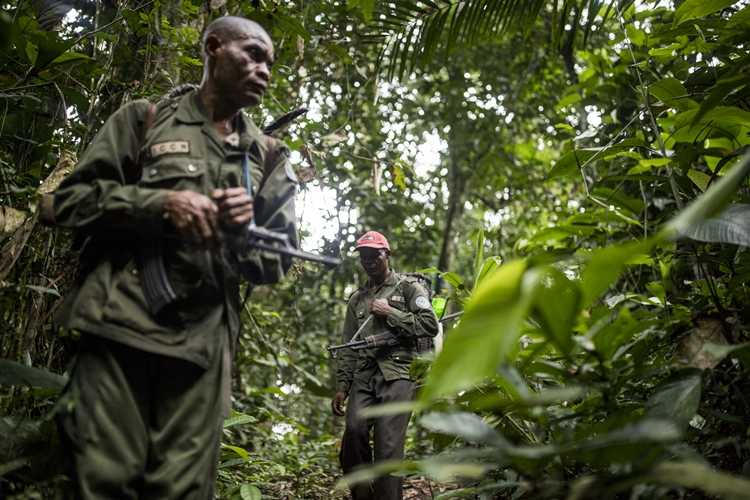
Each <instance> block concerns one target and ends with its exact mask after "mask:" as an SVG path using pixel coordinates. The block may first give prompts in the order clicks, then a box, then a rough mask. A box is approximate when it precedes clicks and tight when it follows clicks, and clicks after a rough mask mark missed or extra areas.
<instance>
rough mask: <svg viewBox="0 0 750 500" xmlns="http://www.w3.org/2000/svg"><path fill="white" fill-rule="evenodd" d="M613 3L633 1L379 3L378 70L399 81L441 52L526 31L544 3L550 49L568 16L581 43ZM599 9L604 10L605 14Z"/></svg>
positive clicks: (415, 0) (412, 0)
mask: <svg viewBox="0 0 750 500" xmlns="http://www.w3.org/2000/svg"><path fill="white" fill-rule="evenodd" d="M616 2H619V7H620V9H622V8H623V7H627V6H628V5H630V4H632V3H633V0H400V1H392V2H380V3H379V7H378V10H377V12H376V16H375V20H374V23H373V28H374V31H375V33H374V34H375V38H376V39H379V40H380V43H381V44H382V50H381V54H380V59H379V66H380V69H381V70H383V71H384V72H385V73H386V75H387V77H388V78H389V79H391V78H394V77H397V78H399V79H403V77H404V75H406V74H409V73H411V72H412V71H413V70H414V69H415V68H416V67H419V66H421V65H424V64H425V63H427V62H429V61H431V60H432V59H433V58H434V56H435V54H436V53H437V52H438V51H439V50H443V51H444V53H445V54H450V53H451V52H452V51H453V50H454V49H455V48H456V47H460V46H466V45H475V44H477V43H479V42H480V41H481V40H484V39H490V38H493V37H499V36H501V35H503V34H506V33H511V32H525V33H527V32H529V30H530V29H531V28H532V27H533V26H534V23H536V21H537V20H538V19H539V17H540V15H541V14H542V12H543V9H545V7H546V6H547V5H549V9H548V10H549V11H550V12H551V13H552V16H553V17H552V33H551V37H550V40H551V43H552V45H553V46H559V44H560V41H561V40H562V39H563V38H564V36H565V31H566V28H565V26H566V24H569V23H568V21H569V20H570V18H571V16H573V17H574V19H575V24H576V26H574V27H573V29H574V30H575V31H574V35H576V34H582V35H583V39H584V43H585V42H586V39H587V37H588V34H589V33H590V32H591V29H592V27H593V26H594V24H595V22H597V19H599V20H600V21H601V20H603V19H606V18H607V17H608V16H609V15H610V13H611V12H613V11H616V10H617V9H614V8H613V5H615V3H616ZM605 6H606V10H605ZM602 10H605V12H604V13H603V14H602ZM582 14H585V17H584V16H583V15H582ZM579 23H581V25H580V26H579Z"/></svg>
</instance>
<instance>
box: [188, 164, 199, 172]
mask: <svg viewBox="0 0 750 500" xmlns="http://www.w3.org/2000/svg"><path fill="white" fill-rule="evenodd" d="M196 170H198V168H196V166H195V165H193V164H192V163H191V164H190V165H188V172H195V171H196Z"/></svg>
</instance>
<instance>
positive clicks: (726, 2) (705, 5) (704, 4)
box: [674, 0, 737, 24]
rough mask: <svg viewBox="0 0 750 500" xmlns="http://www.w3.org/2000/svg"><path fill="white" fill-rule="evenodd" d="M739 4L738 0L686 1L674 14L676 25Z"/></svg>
mask: <svg viewBox="0 0 750 500" xmlns="http://www.w3.org/2000/svg"><path fill="white" fill-rule="evenodd" d="M735 3H737V0H685V1H684V2H682V4H680V7H679V8H678V9H677V10H676V11H675V13H674V22H675V24H682V23H684V22H686V21H690V20H692V19H698V18H701V17H705V16H707V15H709V14H713V13H714V12H717V11H720V10H721V9H725V8H727V7H729V6H731V5H734V4H735Z"/></svg>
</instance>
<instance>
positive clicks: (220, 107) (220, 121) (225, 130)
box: [198, 82, 240, 135]
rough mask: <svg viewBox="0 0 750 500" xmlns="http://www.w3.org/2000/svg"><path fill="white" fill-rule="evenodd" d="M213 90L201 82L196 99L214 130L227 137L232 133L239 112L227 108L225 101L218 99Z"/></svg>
mask: <svg viewBox="0 0 750 500" xmlns="http://www.w3.org/2000/svg"><path fill="white" fill-rule="evenodd" d="M215 90H216V89H214V88H212V86H210V85H209V84H208V83H207V82H203V83H202V84H201V86H200V88H199V89H198V97H199V98H200V100H201V104H203V109H204V110H205V112H206V115H207V116H208V117H209V118H210V120H211V121H212V122H213V123H214V126H215V127H216V130H217V131H218V132H219V133H220V134H222V135H227V134H230V133H231V132H232V130H233V128H234V126H233V125H234V123H235V117H236V116H237V114H238V113H239V112H240V110H239V109H234V108H232V107H227V104H226V102H227V101H226V99H224V98H221V97H219V96H218V94H217V92H216V91H215Z"/></svg>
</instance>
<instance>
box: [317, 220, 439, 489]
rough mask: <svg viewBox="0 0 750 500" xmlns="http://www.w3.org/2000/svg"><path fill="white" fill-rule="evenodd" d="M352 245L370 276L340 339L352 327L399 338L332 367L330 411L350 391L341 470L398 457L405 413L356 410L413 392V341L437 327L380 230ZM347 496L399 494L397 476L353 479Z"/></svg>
mask: <svg viewBox="0 0 750 500" xmlns="http://www.w3.org/2000/svg"><path fill="white" fill-rule="evenodd" d="M356 249H357V251H358V252H359V261H360V264H361V265H362V268H363V269H364V271H365V273H366V274H367V277H368V280H367V282H366V283H365V284H364V286H362V287H361V288H359V290H357V291H356V292H354V293H353V294H352V296H351V297H350V298H349V304H348V306H347V310H346V319H345V321H344V331H343V337H344V342H349V341H350V340H351V339H352V337H353V336H354V335H355V334H357V337H358V339H365V338H367V337H368V336H371V335H374V334H380V333H384V332H391V333H392V334H394V336H395V337H396V339H397V342H396V343H395V344H394V345H385V346H380V347H375V348H372V349H365V350H359V351H354V350H351V349H345V350H344V351H343V352H342V355H341V357H340V361H339V363H338V365H337V367H336V395H335V396H334V398H333V401H332V402H331V407H332V410H333V414H334V415H336V416H343V415H344V402H345V401H346V400H347V398H348V404H347V408H346V429H345V430H344V437H343V439H342V441H341V454H340V459H341V466H342V468H343V470H344V473H349V472H351V471H352V470H353V469H354V468H356V467H357V466H360V465H367V464H371V463H372V462H373V458H374V461H375V462H380V461H384V460H390V459H399V458H403V456H404V441H405V439H406V427H407V425H408V423H409V418H410V416H411V414H410V413H402V414H399V415H388V416H384V417H379V418H375V419H366V418H362V417H361V416H360V411H361V410H362V409H363V408H366V407H368V406H372V405H377V404H383V403H392V402H396V401H408V400H411V399H412V398H413V397H414V392H415V384H414V381H413V380H411V378H410V376H409V366H410V365H411V361H412V359H414V356H415V355H416V354H417V345H418V342H417V340H418V339H420V338H422V339H424V338H430V337H434V336H435V335H436V334H437V332H438V321H437V318H436V316H435V313H434V312H433V311H432V306H431V304H430V299H429V292H428V290H427V289H426V288H425V286H423V285H422V283H421V282H420V281H421V280H419V279H418V278H416V277H415V276H414V275H409V274H399V273H396V272H394V271H392V270H391V267H390V260H389V257H390V254H391V248H390V245H388V240H387V239H386V238H385V236H383V235H382V234H380V233H378V232H377V231H368V232H366V233H365V234H364V235H362V237H360V238H359V239H358V240H357V246H356ZM419 344H421V342H420V343H419ZM371 430H374V435H373V444H374V454H373V447H371V446H370V431H371ZM352 496H353V498H354V500H397V499H401V498H402V497H403V492H402V487H401V479H400V478H398V477H394V476H390V475H389V476H383V477H380V478H378V479H376V480H375V481H373V482H372V483H364V484H359V485H356V486H354V487H353V488H352Z"/></svg>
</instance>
